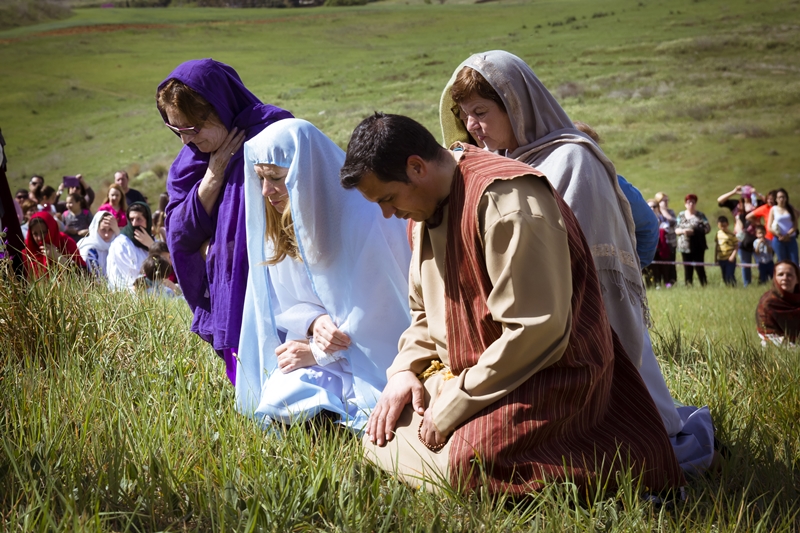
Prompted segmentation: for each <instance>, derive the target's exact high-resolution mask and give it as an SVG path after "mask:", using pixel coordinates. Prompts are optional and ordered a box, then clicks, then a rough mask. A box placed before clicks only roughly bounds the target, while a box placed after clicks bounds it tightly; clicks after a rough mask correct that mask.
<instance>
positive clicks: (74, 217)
mask: <svg viewBox="0 0 800 533" xmlns="http://www.w3.org/2000/svg"><path fill="white" fill-rule="evenodd" d="M66 206H67V210H66V211H64V214H63V215H62V219H63V221H64V233H66V234H67V235H69V236H70V237H72V239H73V240H75V241H78V240H80V239H81V238H82V237H84V236H85V235H86V234H87V233H89V225H90V224H91V223H92V214H91V213H90V212H89V210H88V209H86V200H84V199H83V197H82V196H81V195H80V194H78V193H76V192H75V193H72V194H70V195H68V196H67V201H66Z"/></svg>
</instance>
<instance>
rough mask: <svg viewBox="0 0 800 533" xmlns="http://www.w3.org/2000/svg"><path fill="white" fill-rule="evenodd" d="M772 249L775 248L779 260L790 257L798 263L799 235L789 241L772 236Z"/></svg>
mask: <svg viewBox="0 0 800 533" xmlns="http://www.w3.org/2000/svg"><path fill="white" fill-rule="evenodd" d="M772 249H773V250H775V258H776V259H777V260H778V261H783V260H784V259H789V260H790V261H792V262H793V263H794V264H795V265H796V264H797V235H795V236H794V237H792V238H791V239H790V240H789V241H787V242H781V241H779V240H778V237H772Z"/></svg>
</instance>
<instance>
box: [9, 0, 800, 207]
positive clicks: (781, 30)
mask: <svg viewBox="0 0 800 533" xmlns="http://www.w3.org/2000/svg"><path fill="white" fill-rule="evenodd" d="M798 7H799V6H798V4H797V2H793V1H790V0H785V1H761V2H751V1H746V0H732V1H726V2H721V1H711V0H702V1H693V0H674V1H672V0H670V1H667V0H652V1H646V2H644V1H643V2H637V1H635V0H609V1H605V2H596V1H594V0H564V1H559V2H544V1H519V0H508V1H500V2H492V3H486V4H479V5H473V4H465V3H459V4H457V5H451V4H450V3H449V2H446V3H444V4H439V3H438V2H433V3H431V4H425V3H423V2H422V1H421V0H409V1H408V2H404V1H402V0H398V1H392V2H387V3H376V4H370V5H368V6H365V7H358V8H346V9H345V8H319V9H294V10H292V9H272V10H264V9H250V10H246V9H227V10H226V9H189V8H174V9H77V10H75V16H74V17H72V18H69V19H67V20H62V21H57V22H52V23H49V24H46V25H40V26H29V27H25V28H17V29H14V30H9V31H5V32H0V76H2V79H3V91H2V92H0V108H2V109H3V112H2V124H0V126H2V128H3V133H4V135H5V137H6V139H7V141H8V143H9V146H8V150H7V151H8V155H9V158H10V175H11V180H12V186H23V185H24V184H25V182H26V178H27V177H28V176H29V175H30V174H31V173H34V172H40V173H44V174H45V176H46V178H47V179H48V181H49V182H50V183H53V182H57V181H58V180H59V179H60V176H61V175H63V174H74V173H77V172H82V173H83V174H84V175H86V176H88V179H89V181H90V183H92V184H94V185H95V187H96V188H97V189H98V190H99V191H100V190H101V189H102V188H103V187H102V185H103V184H104V183H105V182H107V181H108V180H110V178H111V176H112V174H113V171H114V170H115V169H118V168H120V167H126V168H129V169H130V170H132V171H133V173H134V174H136V173H139V172H142V171H145V170H153V171H155V174H156V175H157V176H160V177H161V178H160V179H159V178H157V177H154V176H153V174H150V173H148V174H146V175H145V177H144V178H142V179H141V180H140V181H139V182H135V183H134V185H133V186H134V187H137V188H141V189H144V190H145V191H146V192H147V193H148V194H149V195H150V196H151V197H153V196H154V195H155V194H156V193H157V192H159V191H160V190H162V189H163V187H164V183H163V176H164V172H165V169H166V168H167V167H168V165H169V163H170V162H171V160H172V158H173V157H174V155H175V153H176V152H177V151H178V149H179V148H180V146H179V144H178V141H177V139H175V138H174V136H172V135H170V134H169V132H167V131H166V130H165V129H164V128H163V126H162V125H161V121H160V117H159V115H158V113H157V112H156V110H155V105H154V92H155V88H156V86H157V84H158V83H159V82H160V81H161V80H162V79H163V78H164V77H165V76H166V75H167V74H168V73H169V72H170V71H171V70H172V68H174V66H175V65H177V64H178V63H180V62H181V61H184V60H186V59H190V58H197V57H206V56H212V57H214V58H215V59H218V60H221V61H225V62H227V63H229V64H231V65H233V66H234V67H235V68H236V69H237V70H238V71H239V72H240V74H241V75H242V77H243V79H244V81H245V83H246V84H247V85H248V87H250V88H251V89H252V90H253V91H254V92H255V93H256V94H257V95H258V96H259V97H261V98H263V99H264V100H265V101H267V102H271V103H275V104H277V105H280V106H283V107H285V108H287V109H290V110H291V111H292V112H294V113H295V114H296V115H297V116H299V117H302V118H306V119H309V120H311V121H312V122H314V123H315V124H316V125H318V126H319V127H320V128H321V129H322V130H323V131H325V132H326V133H327V134H328V135H329V136H330V137H332V138H333V139H334V140H335V141H336V142H337V143H339V144H340V145H344V144H345V143H346V142H347V139H348V137H349V133H350V132H351V131H352V129H353V127H354V126H355V124H357V123H358V121H359V120H360V119H361V118H362V117H363V116H365V115H366V114H368V113H369V112H371V111H372V110H375V109H379V110H384V111H390V112H398V113H405V114H408V115H411V116H413V117H414V118H416V119H418V120H420V121H421V122H423V123H424V124H426V125H427V126H429V127H430V128H431V129H433V130H434V131H436V132H438V115H437V114H438V109H437V103H438V99H439V96H440V93H441V90H442V88H443V86H444V84H445V83H446V81H447V79H448V78H449V76H450V74H451V73H452V71H453V69H454V68H455V67H456V66H457V65H458V63H459V62H461V61H462V60H463V59H464V58H466V57H467V56H468V55H469V54H470V53H472V52H476V51H481V50H487V49H496V48H501V49H506V50H509V51H511V52H514V53H516V54H518V55H520V56H521V57H523V58H524V59H526V60H527V61H528V62H529V63H530V64H531V65H532V66H533V67H534V69H535V71H536V72H537V74H538V75H539V76H540V77H541V79H542V80H543V81H544V83H545V84H546V85H547V86H548V87H549V88H550V89H551V90H552V91H553V92H554V93H555V94H557V95H558V97H559V98H560V100H561V101H562V102H563V103H564V106H565V107H566V109H567V110H568V112H569V113H570V115H571V116H572V117H573V118H576V119H582V120H584V121H585V122H588V123H590V124H593V125H594V126H595V127H596V128H597V129H598V131H599V132H600V133H601V135H602V136H603V137H604V138H605V139H606V142H605V144H604V147H605V149H606V150H607V152H608V153H609V154H610V155H611V157H612V159H613V160H614V161H615V163H616V164H617V166H618V169H619V171H620V173H622V174H623V175H625V176H627V177H628V178H630V180H631V181H632V182H633V183H634V184H636V185H638V186H639V187H640V188H641V189H642V191H643V192H644V193H645V195H652V194H653V193H654V192H656V191H657V190H661V189H664V190H666V191H667V192H670V193H671V194H672V195H673V198H674V199H678V198H681V197H683V195H685V194H686V193H688V192H695V193H697V194H698V195H699V196H700V209H702V210H704V211H705V212H706V213H707V214H709V215H713V214H715V213H716V211H717V208H716V205H715V203H714V202H713V200H714V199H715V198H716V197H717V196H718V195H719V194H720V193H721V192H724V191H727V190H730V189H731V188H732V187H733V185H735V184H737V183H742V182H745V181H749V182H752V183H753V184H755V185H756V186H757V187H758V188H759V189H761V190H766V189H768V188H773V187H777V186H786V187H788V188H789V189H790V192H791V191H792V189H795V190H796V185H797V183H798V180H799V179H800V153H798V151H797V150H796V146H797V143H798V140H800V118H799V117H800V70H798V66H797V65H798V64H800V61H799V60H800V32H798V31H797V26H796V24H794V25H793V24H792V23H791V22H790V21H792V20H797V16H798ZM678 204H680V202H678ZM678 207H679V205H678Z"/></svg>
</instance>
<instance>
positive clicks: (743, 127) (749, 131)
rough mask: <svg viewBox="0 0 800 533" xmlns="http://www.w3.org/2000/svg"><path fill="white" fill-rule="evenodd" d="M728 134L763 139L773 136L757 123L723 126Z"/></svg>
mask: <svg viewBox="0 0 800 533" xmlns="http://www.w3.org/2000/svg"><path fill="white" fill-rule="evenodd" d="M723 131H724V132H725V133H727V134H728V135H733V136H739V137H744V138H745V139H763V138H766V137H771V135H770V133H769V132H768V131H767V130H765V129H764V128H762V127H761V126H757V125H755V124H728V125H727V126H725V128H723Z"/></svg>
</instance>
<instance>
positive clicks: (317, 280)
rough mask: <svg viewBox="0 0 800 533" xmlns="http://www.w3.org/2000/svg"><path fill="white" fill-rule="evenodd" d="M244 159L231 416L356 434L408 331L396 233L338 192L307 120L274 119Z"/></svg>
mask: <svg viewBox="0 0 800 533" xmlns="http://www.w3.org/2000/svg"><path fill="white" fill-rule="evenodd" d="M244 152H245V206H246V216H247V256H248V261H249V263H250V273H249V277H248V281H247V292H246V296H245V305H244V319H243V323H242V333H241V338H240V343H239V353H238V357H239V366H238V368H237V376H236V406H237V409H238V410H239V411H240V412H242V413H244V414H246V415H248V416H253V417H254V418H255V419H257V420H259V421H260V422H262V423H263V424H264V425H267V424H269V423H271V422H272V421H279V422H283V423H293V422H296V421H299V420H306V419H309V418H311V417H313V416H315V415H317V414H319V413H321V412H322V411H328V412H330V413H333V416H334V418H338V420H339V423H341V424H343V425H345V426H347V427H349V428H352V429H353V430H354V431H357V432H360V431H362V428H363V427H364V425H365V424H366V421H367V418H368V417H369V413H370V411H371V409H372V407H373V406H374V405H375V403H376V402H377V400H378V397H379V396H380V393H381V391H382V390H383V387H384V385H385V384H386V369H387V368H388V367H389V366H390V365H391V363H392V361H393V360H394V357H395V355H396V354H397V341H398V339H399V338H400V334H401V333H402V332H403V331H404V330H405V329H406V328H407V327H408V325H409V323H410V313H409V309H408V277H407V276H408V266H409V263H410V258H411V252H410V249H409V245H408V240H407V237H406V229H405V224H403V222H401V221H400V220H397V219H391V220H386V219H384V218H383V216H382V215H381V210H380V208H379V207H378V206H377V205H376V204H373V203H370V202H368V201H367V200H366V199H364V198H363V197H362V196H361V194H360V193H359V192H358V191H356V190H345V189H343V188H342V187H341V185H339V169H340V168H341V166H342V164H343V163H344V152H343V151H342V150H341V149H340V148H339V147H338V146H336V144H334V143H333V141H331V140H330V139H328V138H327V137H326V136H325V135H324V134H323V133H322V132H321V131H319V130H318V129H317V128H316V127H314V126H313V125H312V124H310V123H309V122H306V121H304V120H297V119H287V120H281V121H278V122H276V123H274V124H272V125H270V126H268V127H267V128H265V129H264V131H262V132H261V133H260V134H258V135H257V136H256V137H254V138H253V139H251V140H250V141H248V142H247V143H246V144H245V150H244ZM270 210H273V211H270ZM280 211H282V213H283V214H281V212H280ZM312 335H313V336H312ZM276 351H277V355H276ZM336 415H338V416H336Z"/></svg>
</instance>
